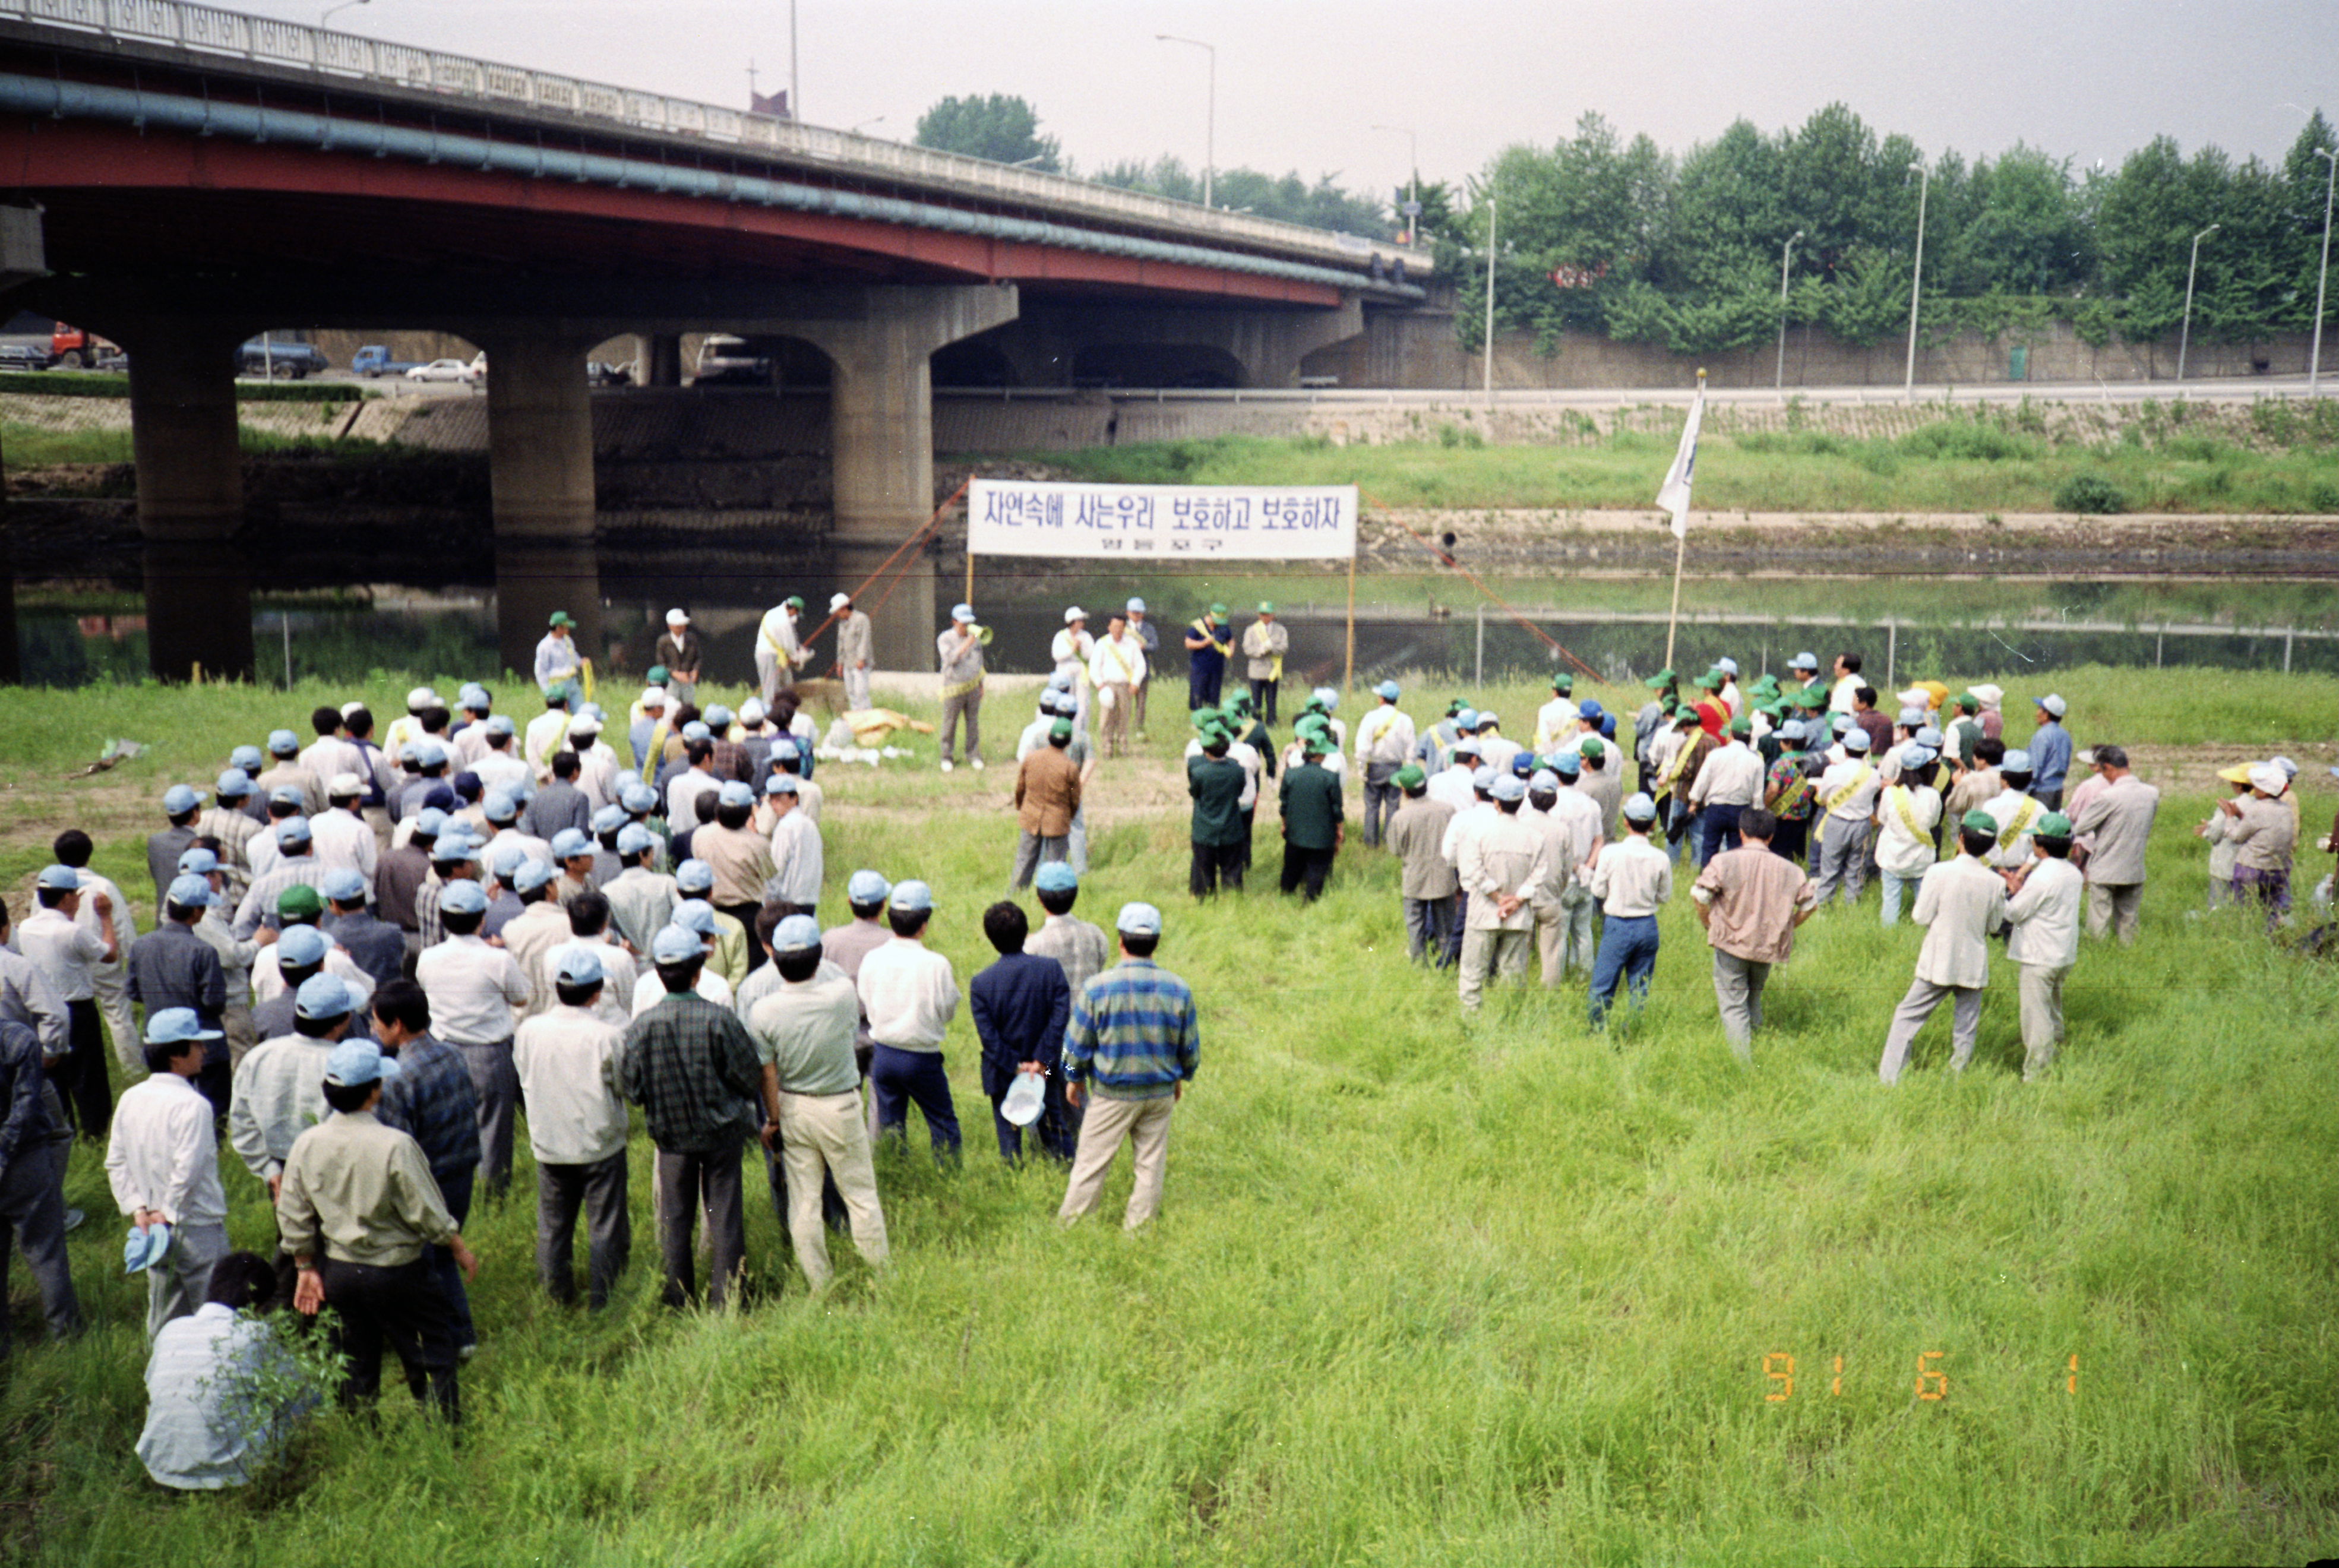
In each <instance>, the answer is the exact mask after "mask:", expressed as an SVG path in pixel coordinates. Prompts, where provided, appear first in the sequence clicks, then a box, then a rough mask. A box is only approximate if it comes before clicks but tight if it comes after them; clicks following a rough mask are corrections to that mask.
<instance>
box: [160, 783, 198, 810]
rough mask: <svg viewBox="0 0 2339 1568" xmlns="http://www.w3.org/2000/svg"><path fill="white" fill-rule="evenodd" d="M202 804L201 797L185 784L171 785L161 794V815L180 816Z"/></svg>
mask: <svg viewBox="0 0 2339 1568" xmlns="http://www.w3.org/2000/svg"><path fill="white" fill-rule="evenodd" d="M201 804H203V797H202V796H201V795H199V794H196V793H195V792H194V791H193V790H191V789H189V788H188V787H187V786H186V785H185V784H173V785H172V786H171V787H170V788H169V789H166V790H164V791H163V815H164V816H181V815H183V814H186V813H188V812H191V811H192V810H194V809H195V808H196V807H197V806H199V805H201Z"/></svg>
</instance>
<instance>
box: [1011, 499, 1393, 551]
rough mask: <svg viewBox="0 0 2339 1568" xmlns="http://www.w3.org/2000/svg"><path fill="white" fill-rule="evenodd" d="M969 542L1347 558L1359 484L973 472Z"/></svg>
mask: <svg viewBox="0 0 2339 1568" xmlns="http://www.w3.org/2000/svg"><path fill="white" fill-rule="evenodd" d="M966 548H967V553H968V554H969V555H971V556H1064V557H1097V556H1120V557H1130V556H1138V557H1154V558H1158V559H1165V560H1175V559H1178V558H1179V557H1203V558H1207V557H1216V558H1218V559H1219V560H1229V561H1288V560H1347V559H1352V558H1353V557H1355V555H1356V552H1357V489H1356V487H1355V486H1354V485H1321V486H1309V487H1305V488H1299V487H1292V488H1253V487H1245V486H1235V485H1209V486H1201V485H1081V484H1058V483H1052V482H1041V481H1025V480H1011V479H977V480H975V481H974V482H973V484H972V486H970V487H969V488H968V492H967V521H966Z"/></svg>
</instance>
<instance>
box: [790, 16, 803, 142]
mask: <svg viewBox="0 0 2339 1568" xmlns="http://www.w3.org/2000/svg"><path fill="white" fill-rule="evenodd" d="M788 118H789V119H791V120H794V122H795V123H797V124H799V125H801V124H803V123H804V84H803V83H802V82H799V81H797V80H796V0H788Z"/></svg>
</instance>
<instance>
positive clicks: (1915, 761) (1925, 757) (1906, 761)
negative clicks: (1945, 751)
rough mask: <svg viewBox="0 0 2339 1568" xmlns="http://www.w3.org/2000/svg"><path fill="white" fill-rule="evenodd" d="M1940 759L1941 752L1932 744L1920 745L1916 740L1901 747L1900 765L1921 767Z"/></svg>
mask: <svg viewBox="0 0 2339 1568" xmlns="http://www.w3.org/2000/svg"><path fill="white" fill-rule="evenodd" d="M1940 760H1941V754H1940V753H1939V752H1937V751H1935V750H1934V749H1933V748H1932V747H1930V746H1920V745H1917V744H1916V743H1915V742H1914V741H1911V742H1910V743H1909V744H1908V745H1905V746H1902V747H1901V748H1900V765H1901V766H1902V767H1904V768H1920V767H1924V766H1926V765H1928V764H1931V763H1937V762H1939V761H1940Z"/></svg>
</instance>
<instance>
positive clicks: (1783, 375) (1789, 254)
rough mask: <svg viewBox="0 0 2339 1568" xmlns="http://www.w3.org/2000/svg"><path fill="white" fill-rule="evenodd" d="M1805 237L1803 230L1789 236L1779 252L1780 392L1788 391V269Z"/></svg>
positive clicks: (1792, 263)
mask: <svg viewBox="0 0 2339 1568" xmlns="http://www.w3.org/2000/svg"><path fill="white" fill-rule="evenodd" d="M1802 237H1803V232H1802V231H1801V229H1798V230H1796V231H1795V232H1793V233H1791V234H1790V235H1788V236H1787V245H1786V249H1784V250H1783V251H1780V252H1779V390H1781V392H1783V391H1785V390H1787V269H1788V268H1789V267H1791V266H1792V265H1794V259H1795V242H1796V241H1798V240H1800V239H1801V238H1802Z"/></svg>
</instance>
